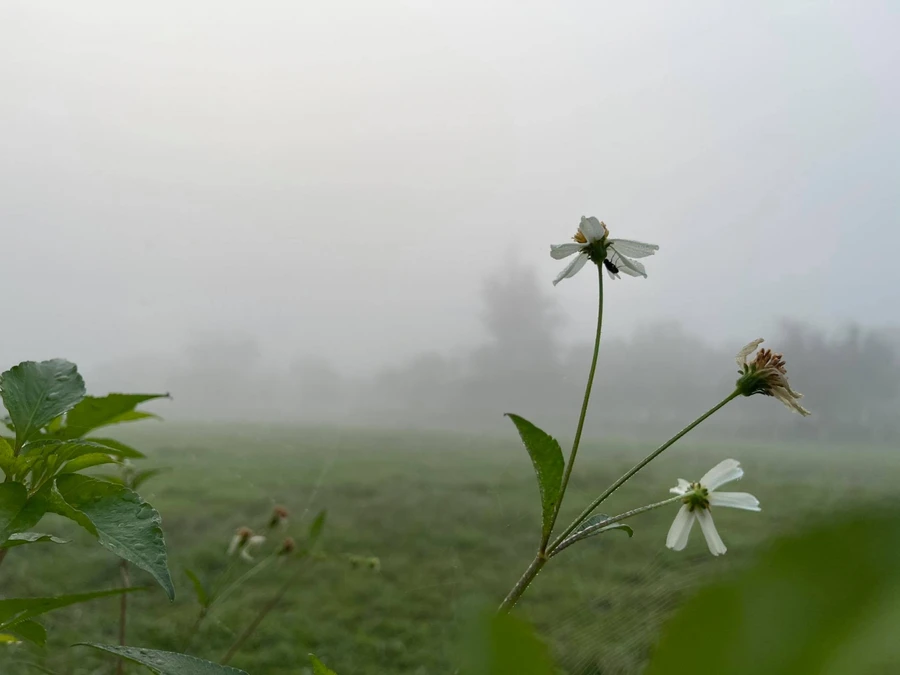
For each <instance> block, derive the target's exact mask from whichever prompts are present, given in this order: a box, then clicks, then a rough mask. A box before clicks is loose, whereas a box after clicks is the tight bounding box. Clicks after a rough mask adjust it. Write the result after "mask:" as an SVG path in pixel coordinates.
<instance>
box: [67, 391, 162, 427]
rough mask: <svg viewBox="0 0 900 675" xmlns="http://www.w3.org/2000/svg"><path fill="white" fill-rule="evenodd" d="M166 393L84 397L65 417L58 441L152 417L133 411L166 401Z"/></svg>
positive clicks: (148, 414) (149, 414) (151, 415)
mask: <svg viewBox="0 0 900 675" xmlns="http://www.w3.org/2000/svg"><path fill="white" fill-rule="evenodd" d="M167 397H168V394H109V395H108V396H100V397H98V396H86V397H85V398H84V400H83V401H81V403H79V404H78V405H76V406H75V407H74V408H72V410H70V411H69V414H68V415H66V424H65V426H64V427H62V428H61V429H60V430H59V431H58V432H57V436H58V437H60V438H81V437H82V436H85V435H86V434H88V433H89V432H91V431H93V430H94V429H99V428H100V427H105V426H109V425H112V424H120V423H122V422H133V421H136V420H141V419H147V418H148V417H155V415H153V414H151V413H145V412H139V411H136V410H135V408H136V407H137V406H138V405H140V404H141V403H144V402H146V401H152V400H154V399H158V398H167Z"/></svg>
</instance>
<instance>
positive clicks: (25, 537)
mask: <svg viewBox="0 0 900 675" xmlns="http://www.w3.org/2000/svg"><path fill="white" fill-rule="evenodd" d="M45 542H50V543H51V544H68V543H69V542H68V541H67V540H66V539H60V538H59V537H54V536H53V535H52V534H41V533H40V532H16V533H15V534H11V535H9V539H7V540H6V541H5V542H3V543H2V544H0V549H3V548H14V547H16V546H25V545H26V544H43V543H45Z"/></svg>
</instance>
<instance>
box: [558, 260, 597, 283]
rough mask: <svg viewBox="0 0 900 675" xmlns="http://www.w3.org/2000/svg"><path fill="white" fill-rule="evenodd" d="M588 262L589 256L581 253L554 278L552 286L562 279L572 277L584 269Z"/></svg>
mask: <svg viewBox="0 0 900 675" xmlns="http://www.w3.org/2000/svg"><path fill="white" fill-rule="evenodd" d="M588 260H590V256H589V255H588V254H587V253H584V252H581V253H579V254H578V255H577V256H576V258H575V259H574V260H573V261H572V262H570V263H569V264H568V265H566V268H565V269H564V270H563V271H562V272H560V273H559V276H558V277H556V279H554V281H553V285H554V286H556V284H558V283H559V282H560V281H562V280H563V279H568V278H569V277H573V276H575V275H576V274H578V272H579V271H580V270H581V268H582V267H584V265H585V263H587V261H588Z"/></svg>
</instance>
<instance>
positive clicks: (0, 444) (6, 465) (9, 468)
mask: <svg viewBox="0 0 900 675" xmlns="http://www.w3.org/2000/svg"><path fill="white" fill-rule="evenodd" d="M15 464H16V455H15V453H14V452H13V449H12V446H11V445H10V444H9V443H7V442H6V439H4V438H0V469H2V470H3V473H4V474H5V475H7V476H9V475H11V474H12V473H13V471H14V469H13V467H15Z"/></svg>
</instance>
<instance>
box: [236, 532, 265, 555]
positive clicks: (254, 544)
mask: <svg viewBox="0 0 900 675" xmlns="http://www.w3.org/2000/svg"><path fill="white" fill-rule="evenodd" d="M265 543H266V538H265V537H264V536H262V535H261V534H256V535H254V536H252V537H250V539H249V540H248V541H247V544H246V545H245V546H244V548H242V549H241V558H243V559H244V560H246V561H247V562H253V552H254V551H255V550H256V549H258V548H259V547H260V546H262V545H263V544H265Z"/></svg>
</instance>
